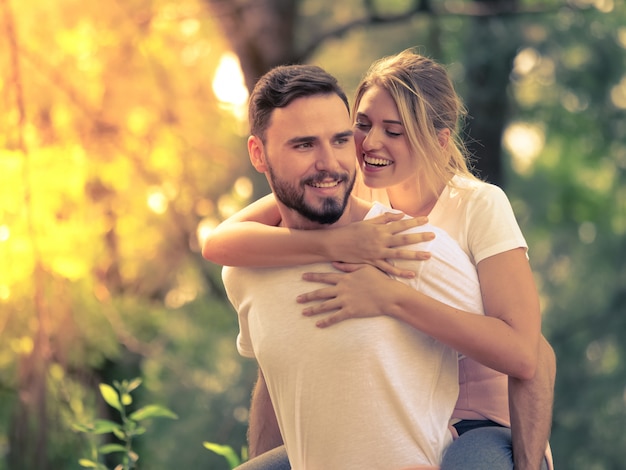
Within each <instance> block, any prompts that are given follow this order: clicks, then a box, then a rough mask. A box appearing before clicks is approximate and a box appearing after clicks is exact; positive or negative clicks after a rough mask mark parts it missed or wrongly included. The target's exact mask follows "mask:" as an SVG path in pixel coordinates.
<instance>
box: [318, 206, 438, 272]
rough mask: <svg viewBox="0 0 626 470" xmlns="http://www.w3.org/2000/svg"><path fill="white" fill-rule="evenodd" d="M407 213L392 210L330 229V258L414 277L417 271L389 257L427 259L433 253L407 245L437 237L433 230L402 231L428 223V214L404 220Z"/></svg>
mask: <svg viewBox="0 0 626 470" xmlns="http://www.w3.org/2000/svg"><path fill="white" fill-rule="evenodd" d="M403 217H404V214H402V213H392V212H388V213H385V214H383V215H380V216H378V217H375V218H373V219H368V220H364V221H362V222H354V223H351V224H349V225H345V226H343V227H339V228H334V229H330V230H328V235H329V236H330V237H331V239H330V242H329V244H328V251H329V253H328V258H329V259H332V260H336V261H341V262H345V263H366V264H370V265H372V266H375V267H377V268H378V269H380V270H381V271H384V272H386V273H387V274H391V275H392V276H399V277H406V278H410V277H414V276H415V273H414V272H413V271H407V270H403V269H400V268H398V267H396V266H394V265H393V264H392V263H391V262H390V261H389V260H391V259H406V260H427V259H429V258H430V253H429V252H427V251H416V250H411V249H406V248H400V247H406V246H407V245H413V244H416V243H421V242H425V241H430V240H432V239H433V238H435V234H434V233H432V232H421V233H410V234H407V233H402V232H404V231H405V230H408V229H410V228H413V227H418V226H420V225H424V224H425V223H426V222H428V219H427V218H426V217H415V218H409V219H403Z"/></svg>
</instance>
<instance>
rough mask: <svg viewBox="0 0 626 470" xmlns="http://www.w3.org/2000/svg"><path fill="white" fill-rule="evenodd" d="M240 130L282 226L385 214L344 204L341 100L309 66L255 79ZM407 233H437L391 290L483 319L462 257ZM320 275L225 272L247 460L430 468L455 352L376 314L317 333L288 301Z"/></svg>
mask: <svg viewBox="0 0 626 470" xmlns="http://www.w3.org/2000/svg"><path fill="white" fill-rule="evenodd" d="M250 123H251V127H252V135H251V137H250V138H249V140H248V151H249V154H250V159H251V162H252V164H253V165H254V167H255V168H256V169H257V171H259V172H262V173H264V174H265V175H266V176H267V178H268V181H269V183H270V186H271V188H272V191H273V193H274V195H275V197H276V200H277V204H278V208H279V211H280V215H281V218H282V221H281V225H282V226H284V227H288V228H294V229H305V230H306V229H319V228H330V227H337V226H341V225H344V224H348V223H351V222H355V221H359V220H363V219H364V218H371V217H374V216H376V215H379V214H381V213H383V212H384V211H386V210H388V209H385V208H384V207H383V206H381V205H377V204H375V205H374V206H371V204H369V203H366V202H365V201H362V200H360V199H357V198H355V197H353V196H351V195H350V191H351V189H352V186H353V184H354V180H355V158H354V155H355V148H354V142H353V138H352V130H351V129H352V122H351V119H350V115H349V109H348V104H347V99H346V97H345V94H344V93H343V91H341V89H340V88H339V87H338V85H337V82H336V80H335V79H334V78H333V77H332V76H330V75H328V74H327V73H326V72H324V71H323V70H322V69H320V68H319V67H314V66H304V65H299V66H287V67H278V68H275V69H273V70H271V71H270V72H268V73H267V74H266V75H265V76H263V77H262V78H261V80H260V81H259V82H258V83H257V85H256V87H255V90H254V91H253V93H252V95H251V98H250ZM419 230H421V231H429V232H435V233H436V238H435V239H434V240H432V241H431V242H429V244H428V246H426V247H424V245H423V244H422V245H421V246H420V249H421V250H427V251H429V252H430V253H431V259H430V260H429V261H428V262H427V263H422V264H421V265H420V266H419V267H420V269H421V272H420V275H419V276H417V277H416V278H415V279H412V280H403V282H406V283H409V284H410V285H412V286H413V287H415V288H416V289H417V288H419V290H420V291H421V292H423V293H425V294H426V295H429V296H431V297H433V298H435V299H437V300H441V301H445V302H446V303H447V304H449V305H452V306H454V307H456V308H459V309H462V310H466V311H473V312H482V311H483V307H482V299H481V293H480V286H479V283H478V278H477V275H476V270H475V268H474V266H473V264H472V263H471V261H470V260H469V259H468V257H467V255H466V254H465V253H464V252H463V251H462V250H461V248H460V247H459V246H458V245H457V244H456V242H454V241H453V240H452V239H451V238H449V237H448V236H447V235H446V234H445V232H443V231H440V230H438V229H436V228H435V227H432V226H428V227H421V228H420V229H419ZM451 266H452V267H453V269H451V268H450V267H451ZM329 269H330V265H329V264H328V263H319V264H312V265H307V266H306V267H302V266H300V267H281V268H224V271H223V279H224V285H225V287H226V290H227V293H228V296H229V299H230V300H231V302H232V304H233V305H234V307H235V308H236V309H237V311H238V315H239V323H240V333H239V336H238V339H237V346H238V350H239V352H240V353H241V354H242V355H244V356H247V357H254V358H256V360H257V361H258V363H259V366H260V371H259V380H258V382H257V385H256V386H255V391H254V395H253V400H252V406H251V410H250V434H249V435H250V448H251V455H253V456H254V455H257V454H258V453H260V452H263V451H265V450H267V449H271V448H273V447H275V446H277V445H280V444H281V443H282V441H283V440H284V443H285V446H286V448H287V453H288V455H289V460H290V464H291V467H292V468H294V469H296V470H299V469H307V470H316V469H339V468H341V469H351V468H354V469H363V468H367V469H384V470H388V469H401V468H404V469H408V468H415V469H418V468H423V469H424V468H436V467H437V466H438V465H439V463H440V461H441V457H442V454H443V452H444V451H445V449H446V447H447V446H448V445H449V444H450V442H451V440H452V436H451V433H450V431H449V430H448V421H449V418H450V416H451V413H452V410H453V408H454V405H455V403H456V399H457V396H458V368H457V367H458V366H457V354H456V352H455V351H453V350H452V349H451V348H449V347H447V346H445V345H443V344H442V343H439V342H438V341H436V340H434V339H433V338H431V337H429V336H427V335H425V334H423V333H421V332H419V331H417V330H416V329H413V328H411V327H409V326H408V325H406V324H404V323H403V322H400V321H397V320H394V319H392V318H389V317H386V316H380V317H373V318H366V319H359V320H358V321H353V322H345V323H342V324H338V325H336V326H335V327H333V328H329V329H319V328H316V326H315V321H316V320H315V319H312V318H309V317H305V316H303V315H302V314H301V310H302V306H301V305H300V304H298V303H297V302H296V297H297V296H298V295H299V294H302V293H306V292H309V291H310V290H312V287H311V284H310V283H305V282H304V281H302V280H301V276H302V273H303V272H305V271H307V272H311V271H328V270H329ZM364 269H374V268H372V267H368V268H364ZM409 269H411V268H410V267H409ZM415 270H416V271H417V265H416V266H415ZM443 272H445V273H446V276H445V277H444V276H443V275H442V274H441V273H443ZM455 281H459V282H455ZM450 286H455V288H451V287H450ZM460 286H462V287H460ZM377 287H380V286H377ZM347 323H350V324H349V325H348V324H347ZM279 430H280V432H279ZM251 462H253V461H251ZM249 468H253V467H249Z"/></svg>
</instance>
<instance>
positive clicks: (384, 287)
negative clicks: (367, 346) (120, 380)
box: [297, 263, 403, 328]
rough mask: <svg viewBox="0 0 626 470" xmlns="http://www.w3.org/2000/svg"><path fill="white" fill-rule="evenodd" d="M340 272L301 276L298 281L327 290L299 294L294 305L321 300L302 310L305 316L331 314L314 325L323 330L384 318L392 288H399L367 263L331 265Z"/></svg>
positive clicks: (400, 284) (391, 297) (397, 284)
mask: <svg viewBox="0 0 626 470" xmlns="http://www.w3.org/2000/svg"><path fill="white" fill-rule="evenodd" d="M333 266H335V267H336V268H337V269H339V270H341V271H343V273H304V274H303V275H302V279H304V280H305V281H311V282H321V283H324V284H328V286H329V287H323V288H321V289H317V290H314V291H312V292H307V293H306V294H302V295H299V296H298V298H297V301H298V303H303V304H304V303H307V302H311V301H314V300H321V301H322V302H320V303H318V304H317V305H315V306H312V307H307V308H305V309H304V310H303V311H302V314H303V315H305V316H313V315H319V314H323V313H329V312H332V313H331V314H330V315H327V316H326V317H324V318H323V319H321V320H319V321H318V322H317V323H316V325H317V326H318V327H321V328H324V327H327V326H331V325H334V324H335V323H338V322H340V321H343V320H348V319H350V318H365V317H376V316H380V315H386V314H388V312H387V311H386V309H387V308H388V307H389V306H390V305H391V302H392V301H393V298H394V294H393V292H394V291H393V287H395V286H402V285H403V284H402V283H400V282H399V281H396V280H394V279H391V278H390V277H389V276H387V275H385V274H384V273H383V272H381V271H379V270H378V269H376V268H374V267H373V266H370V265H367V264H345V263H333Z"/></svg>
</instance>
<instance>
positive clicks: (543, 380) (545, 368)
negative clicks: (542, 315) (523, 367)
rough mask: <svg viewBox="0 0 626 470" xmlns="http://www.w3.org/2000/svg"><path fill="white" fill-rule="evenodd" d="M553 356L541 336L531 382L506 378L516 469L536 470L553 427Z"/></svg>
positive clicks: (554, 361)
mask: <svg viewBox="0 0 626 470" xmlns="http://www.w3.org/2000/svg"><path fill="white" fill-rule="evenodd" d="M555 377H556V357H555V355H554V351H553V350H552V347H551V346H550V345H549V344H548V342H547V341H546V340H545V338H544V337H541V340H540V342H539V355H538V363H537V372H536V374H535V376H534V377H533V378H532V379H529V380H521V379H516V378H513V377H509V410H510V413H511V434H512V437H513V460H514V462H515V470H539V469H540V468H541V462H542V460H543V457H544V456H545V450H546V446H547V444H548V439H549V438H550V430H551V427H552V403H553V400H554V380H555Z"/></svg>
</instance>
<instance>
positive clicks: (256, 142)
mask: <svg viewBox="0 0 626 470" xmlns="http://www.w3.org/2000/svg"><path fill="white" fill-rule="evenodd" d="M248 155H250V162H251V163H252V166H253V167H254V168H255V169H256V171H258V172H259V173H265V172H267V163H266V162H265V150H264V147H263V141H262V140H261V139H260V138H259V137H257V136H255V135H251V136H250V137H248Z"/></svg>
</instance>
